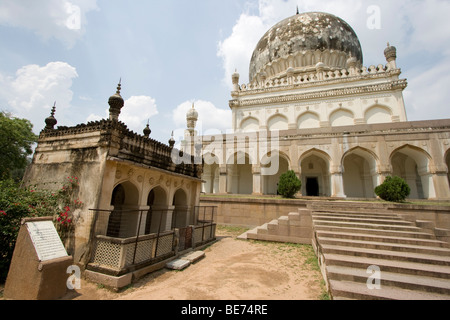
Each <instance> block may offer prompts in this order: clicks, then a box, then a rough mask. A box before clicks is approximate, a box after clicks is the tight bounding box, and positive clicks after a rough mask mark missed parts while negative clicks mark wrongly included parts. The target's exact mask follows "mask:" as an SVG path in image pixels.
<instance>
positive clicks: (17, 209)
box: [0, 178, 82, 283]
mask: <svg viewBox="0 0 450 320" xmlns="http://www.w3.org/2000/svg"><path fill="white" fill-rule="evenodd" d="M68 179H69V182H68V183H66V184H64V186H63V187H62V188H61V189H60V190H58V191H54V192H52V191H48V190H37V189H36V188H35V187H26V188H22V187H20V186H19V184H18V183H16V182H14V181H13V180H4V181H1V180H0V283H2V282H4V281H5V280H6V276H7V274H8V271H9V265H10V263H11V259H12V256H13V253H14V247H15V244H16V239H17V235H18V234H19V229H20V225H21V221H22V219H24V218H33V217H48V216H52V217H54V223H55V227H56V229H57V230H58V233H59V234H60V236H61V240H62V241H63V243H64V242H65V238H66V237H67V236H68V233H69V232H72V231H73V226H74V222H73V218H72V216H71V210H72V209H71V208H79V207H81V206H82V203H81V202H80V201H79V200H72V198H73V195H74V188H75V186H76V185H77V184H78V180H75V179H74V178H68Z"/></svg>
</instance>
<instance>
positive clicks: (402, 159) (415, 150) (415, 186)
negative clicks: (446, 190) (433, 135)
mask: <svg viewBox="0 0 450 320" xmlns="http://www.w3.org/2000/svg"><path fill="white" fill-rule="evenodd" d="M390 162H391V166H392V171H393V175H395V176H399V177H401V178H403V179H405V180H406V182H407V183H408V185H409V187H410V188H411V194H410V198H411V199H430V198H435V197H436V191H435V189H434V182H433V179H432V175H431V172H430V166H431V165H432V158H431V156H430V155H429V154H428V152H426V151H425V150H423V149H422V148H419V147H416V146H413V145H410V144H406V145H403V146H401V147H399V148H397V149H395V150H394V151H393V152H392V153H391V155H390Z"/></svg>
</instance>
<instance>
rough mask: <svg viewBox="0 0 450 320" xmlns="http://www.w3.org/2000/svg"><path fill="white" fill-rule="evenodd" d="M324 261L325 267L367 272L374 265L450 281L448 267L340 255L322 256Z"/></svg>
mask: <svg viewBox="0 0 450 320" xmlns="http://www.w3.org/2000/svg"><path fill="white" fill-rule="evenodd" d="M324 259H325V264H326V265H327V266H342V267H354V268H363V269H365V270H367V268H368V267H369V266H372V265H376V266H378V267H380V269H381V271H387V272H397V273H403V274H410V275H419V276H427V277H434V278H443V279H450V266H443V265H435V264H426V263H417V262H409V261H396V260H388V259H379V258H370V257H355V256H348V255H342V254H324Z"/></svg>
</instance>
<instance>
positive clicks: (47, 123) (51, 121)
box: [45, 101, 58, 130]
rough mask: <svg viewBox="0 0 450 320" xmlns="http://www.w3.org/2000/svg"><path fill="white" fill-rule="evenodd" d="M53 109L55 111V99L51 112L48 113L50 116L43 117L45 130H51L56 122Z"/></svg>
mask: <svg viewBox="0 0 450 320" xmlns="http://www.w3.org/2000/svg"><path fill="white" fill-rule="evenodd" d="M55 111H56V101H55V103H54V104H53V108H52V112H51V114H50V117H48V118H46V119H45V129H47V130H53V129H54V128H55V126H56V124H57V123H58V121H57V120H56V119H55Z"/></svg>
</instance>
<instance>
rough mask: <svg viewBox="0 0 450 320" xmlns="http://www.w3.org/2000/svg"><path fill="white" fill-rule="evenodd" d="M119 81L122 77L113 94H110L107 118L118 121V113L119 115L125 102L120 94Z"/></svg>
mask: <svg viewBox="0 0 450 320" xmlns="http://www.w3.org/2000/svg"><path fill="white" fill-rule="evenodd" d="M121 82H122V79H121V80H120V81H119V84H118V85H117V91H116V93H115V94H114V95H112V96H111V97H109V101H108V104H109V120H114V121H119V115H120V110H121V109H122V108H123V106H124V104H125V102H124V100H123V98H122V96H121V95H120V90H121V87H122V85H121Z"/></svg>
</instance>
